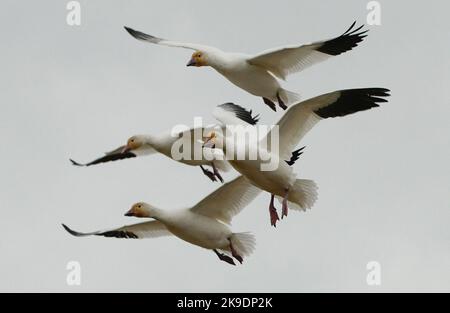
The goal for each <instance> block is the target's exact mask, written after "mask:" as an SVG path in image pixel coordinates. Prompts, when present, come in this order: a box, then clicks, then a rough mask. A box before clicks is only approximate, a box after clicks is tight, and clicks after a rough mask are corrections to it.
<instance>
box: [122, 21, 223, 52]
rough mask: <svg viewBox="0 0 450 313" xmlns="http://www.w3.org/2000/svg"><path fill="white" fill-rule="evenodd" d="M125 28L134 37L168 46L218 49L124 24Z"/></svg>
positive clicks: (201, 49)
mask: <svg viewBox="0 0 450 313" xmlns="http://www.w3.org/2000/svg"><path fill="white" fill-rule="evenodd" d="M124 28H125V30H126V31H127V32H128V33H129V34H130V35H131V36H133V37H134V38H136V39H137V40H141V41H146V42H150V43H154V44H157V45H162V46H167V47H177V48H184V49H191V50H196V51H213V50H217V48H214V47H210V46H206V45H200V44H195V43H188V42H178V41H171V40H166V39H163V38H158V37H155V36H152V35H149V34H146V33H143V32H140V31H137V30H134V29H132V28H130V27H127V26H124Z"/></svg>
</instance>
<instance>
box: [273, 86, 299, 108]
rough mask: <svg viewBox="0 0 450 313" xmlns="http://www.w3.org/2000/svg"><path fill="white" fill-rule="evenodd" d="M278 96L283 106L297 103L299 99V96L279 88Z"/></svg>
mask: <svg viewBox="0 0 450 313" xmlns="http://www.w3.org/2000/svg"><path fill="white" fill-rule="evenodd" d="M278 94H279V95H280V98H281V100H283V102H284V104H286V105H287V106H290V105H292V104H294V103H297V102H298V101H299V100H300V99H301V96H300V94H298V93H295V92H292V91H289V90H286V89H283V88H280V90H279V91H278Z"/></svg>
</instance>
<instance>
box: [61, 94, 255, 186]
mask: <svg viewBox="0 0 450 313" xmlns="http://www.w3.org/2000/svg"><path fill="white" fill-rule="evenodd" d="M221 107H222V108H223V110H224V116H227V122H228V124H229V125H230V124H232V125H255V124H256V123H257V122H258V116H253V115H252V111H251V110H250V111H247V110H245V109H244V108H242V107H240V106H238V105H235V104H232V103H225V104H223V105H221ZM216 126H218V125H212V126H208V127H202V128H191V129H189V130H186V131H183V132H180V133H178V134H177V136H174V135H173V134H172V132H166V133H163V134H160V135H156V136H155V135H136V136H132V137H131V138H129V139H128V141H127V144H126V145H124V146H121V147H119V148H117V149H114V150H113V151H111V152H107V153H106V154H105V155H104V156H102V157H100V158H98V159H95V160H94V161H91V162H89V163H84V164H82V163H79V162H76V161H74V160H72V159H70V161H71V162H72V164H73V165H75V166H92V165H96V164H100V163H105V162H110V161H116V160H123V159H129V158H135V157H137V156H145V155H150V154H154V153H157V152H158V153H161V154H163V155H165V156H167V157H169V158H171V159H174V158H173V156H172V147H173V146H174V144H175V143H177V145H178V146H185V147H187V146H189V147H190V151H191V154H190V155H189V157H187V158H181V159H180V158H177V159H176V160H177V161H179V162H181V163H183V164H187V165H191V166H200V168H201V170H202V172H203V174H205V175H206V176H207V177H209V178H210V179H211V180H212V181H217V179H219V180H220V181H221V182H223V178H222V176H221V175H220V172H219V170H221V171H228V170H229V168H230V166H229V165H228V163H227V162H226V161H224V160H221V159H218V158H217V157H214V155H212V157H213V160H212V161H211V160H210V159H208V158H205V155H204V154H203V153H199V154H197V153H196V152H197V151H200V152H201V150H202V143H201V142H198V141H197V140H196V137H197V136H203V135H204V134H207V133H209V129H213V128H214V127H216ZM219 126H220V125H219ZM221 127H223V126H221ZM198 155H200V157H198ZM205 166H211V167H212V170H213V171H210V170H208V169H207V168H205Z"/></svg>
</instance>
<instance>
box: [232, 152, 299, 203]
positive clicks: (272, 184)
mask: <svg viewBox="0 0 450 313" xmlns="http://www.w3.org/2000/svg"><path fill="white" fill-rule="evenodd" d="M229 163H230V164H231V165H232V166H233V168H234V169H236V171H238V172H239V173H241V174H242V175H244V176H245V177H246V178H247V179H249V180H250V181H251V182H252V184H254V185H255V186H257V187H258V188H261V189H262V190H265V191H267V192H270V193H272V194H275V195H278V196H284V194H285V190H286V189H289V188H290V187H291V186H292V185H293V183H294V182H295V179H296V174H295V173H294V172H293V170H292V168H291V167H290V166H289V165H288V164H286V163H285V162H283V161H282V160H281V161H280V163H279V166H278V167H277V168H276V169H275V170H273V171H262V170H261V163H260V161H259V160H256V161H249V160H240V161H239V160H237V161H230V162H229Z"/></svg>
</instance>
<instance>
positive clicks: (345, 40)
mask: <svg viewBox="0 0 450 313" xmlns="http://www.w3.org/2000/svg"><path fill="white" fill-rule="evenodd" d="M355 25H356V21H355V22H353V24H352V25H351V26H350V27H349V28H348V29H347V30H346V31H345V33H343V34H342V35H341V36H339V37H336V38H334V39H331V40H328V41H325V42H324V43H323V45H322V46H320V47H319V48H318V49H317V51H320V52H322V53H326V54H329V55H333V56H336V55H340V54H342V53H344V52H347V51H349V50H352V49H353V48H355V47H356V46H358V44H359V43H360V42H361V41H363V39H364V38H365V37H367V32H368V31H369V30H365V31H361V32H359V31H360V30H361V29H362V28H363V27H364V24H363V25H361V26H359V27H357V28H356V29H353V28H354V27H355ZM358 32H359V33H358Z"/></svg>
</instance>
